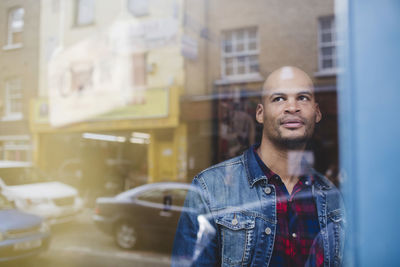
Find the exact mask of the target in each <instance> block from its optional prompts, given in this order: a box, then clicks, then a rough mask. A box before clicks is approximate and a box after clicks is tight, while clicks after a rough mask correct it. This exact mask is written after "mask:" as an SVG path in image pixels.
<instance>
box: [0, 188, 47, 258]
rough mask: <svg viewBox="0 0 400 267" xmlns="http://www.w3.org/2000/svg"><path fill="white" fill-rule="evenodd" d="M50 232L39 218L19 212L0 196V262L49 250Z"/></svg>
mask: <svg viewBox="0 0 400 267" xmlns="http://www.w3.org/2000/svg"><path fill="white" fill-rule="evenodd" d="M49 241H50V231H49V227H48V226H47V224H46V223H44V222H43V219H42V218H40V217H39V216H36V215H32V214H28V213H25V212H22V211H18V210H16V209H15V208H14V205H13V204H12V203H11V202H10V201H8V200H7V198H6V197H5V196H3V195H1V194H0V262H3V261H8V260H13V259H18V258H23V257H27V256H31V255H35V254H37V253H39V252H41V251H44V250H46V249H47V248H48V246H49Z"/></svg>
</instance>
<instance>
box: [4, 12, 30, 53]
mask: <svg viewBox="0 0 400 267" xmlns="http://www.w3.org/2000/svg"><path fill="white" fill-rule="evenodd" d="M20 10H22V12H23V15H22V25H21V26H20V27H13V26H14V23H15V21H13V19H14V14H15V13H16V12H18V11H20ZM24 15H25V9H24V8H23V7H13V8H11V9H10V10H9V12H8V18H7V39H6V45H5V46H4V47H3V49H4V50H8V49H15V48H20V47H22V41H21V42H18V43H17V42H15V40H14V34H15V33H21V35H22V33H23V31H24V26H25V25H24V24H25V19H24Z"/></svg>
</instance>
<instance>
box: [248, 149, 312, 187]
mask: <svg viewBox="0 0 400 267" xmlns="http://www.w3.org/2000/svg"><path fill="white" fill-rule="evenodd" d="M259 146H260V145H259V144H256V145H252V146H251V147H250V148H249V149H248V150H246V151H245V152H244V154H243V156H244V163H245V166H246V172H247V175H248V180H249V184H250V187H253V186H254V184H255V183H256V182H258V181H260V180H266V182H268V181H269V180H270V179H272V178H273V177H274V176H275V175H276V174H275V173H274V172H273V171H272V170H270V169H269V168H268V167H267V165H265V163H264V162H263V161H262V160H261V158H260V157H259V156H258V154H257V152H256V149H257V148H258V147H259ZM307 171H308V173H307V174H306V175H303V176H300V177H299V178H300V179H301V180H302V182H304V184H305V185H312V184H313V183H314V177H313V175H312V168H311V167H310V168H307Z"/></svg>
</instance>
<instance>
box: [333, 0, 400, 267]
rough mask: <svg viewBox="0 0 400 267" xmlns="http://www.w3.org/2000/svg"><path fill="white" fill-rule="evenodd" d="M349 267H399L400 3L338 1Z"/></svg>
mask: <svg viewBox="0 0 400 267" xmlns="http://www.w3.org/2000/svg"><path fill="white" fill-rule="evenodd" d="M336 12H337V15H338V28H339V36H340V39H341V40H342V41H343V43H342V45H341V46H340V47H339V64H340V66H341V71H340V75H339V86H338V87H339V123H340V124H339V126H340V128H339V131H340V153H341V154H340V160H341V166H342V176H343V179H344V194H345V199H346V206H347V209H348V225H349V231H348V237H349V243H348V244H347V256H348V262H347V263H348V264H347V265H348V266H374V267H375V266H385V267H386V266H400V244H399V242H400V1H399V0H379V1H378V0H375V1H372V0H354V1H352V0H337V2H336Z"/></svg>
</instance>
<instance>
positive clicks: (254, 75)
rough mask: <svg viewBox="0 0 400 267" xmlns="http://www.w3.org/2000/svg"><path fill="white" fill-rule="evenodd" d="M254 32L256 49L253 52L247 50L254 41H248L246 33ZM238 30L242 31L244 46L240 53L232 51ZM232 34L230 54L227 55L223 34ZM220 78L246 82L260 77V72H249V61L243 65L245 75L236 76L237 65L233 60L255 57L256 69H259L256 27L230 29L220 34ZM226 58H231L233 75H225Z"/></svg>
mask: <svg viewBox="0 0 400 267" xmlns="http://www.w3.org/2000/svg"><path fill="white" fill-rule="evenodd" d="M254 29H255V30H256V37H255V43H256V49H254V50H249V49H248V44H249V43H250V41H254V39H250V38H249V35H248V32H249V31H250V30H254ZM240 30H244V37H243V38H244V39H243V44H244V50H243V51H241V52H236V51H234V49H235V47H236V44H237V42H238V39H237V34H238V31H240ZM228 32H230V33H232V52H229V53H227V52H226V51H225V45H224V44H225V42H226V39H225V34H226V33H228ZM221 38H222V40H221V76H222V79H229V80H247V79H258V78H259V77H260V76H261V75H260V71H258V72H250V61H248V60H246V62H245V63H244V64H245V66H244V67H245V73H243V74H238V73H237V70H238V64H237V60H235V58H236V59H237V58H239V57H242V56H244V57H248V56H256V57H257V61H258V69H260V60H259V54H260V52H259V49H260V44H259V32H258V28H257V27H246V28H237V29H232V30H225V31H223V32H222V34H221ZM227 58H233V59H234V60H233V74H229V75H228V74H227V73H226V64H225V59H227Z"/></svg>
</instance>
